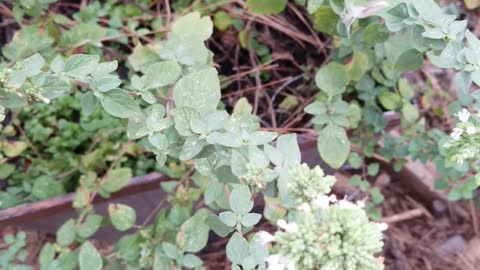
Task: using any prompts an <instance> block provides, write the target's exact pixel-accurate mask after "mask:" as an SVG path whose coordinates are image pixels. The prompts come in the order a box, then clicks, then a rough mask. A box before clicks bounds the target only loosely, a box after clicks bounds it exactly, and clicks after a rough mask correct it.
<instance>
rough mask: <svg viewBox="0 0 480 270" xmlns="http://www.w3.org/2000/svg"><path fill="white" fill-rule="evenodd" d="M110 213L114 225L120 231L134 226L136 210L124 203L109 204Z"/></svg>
mask: <svg viewBox="0 0 480 270" xmlns="http://www.w3.org/2000/svg"><path fill="white" fill-rule="evenodd" d="M108 214H109V215H110V219H111V220H112V224H113V226H114V227H115V228H116V229H117V230H119V231H126V230H128V229H130V228H132V227H133V226H134V225H135V221H136V219H137V215H136V213H135V210H134V209H133V208H132V207H130V206H128V205H124V204H109V205H108Z"/></svg>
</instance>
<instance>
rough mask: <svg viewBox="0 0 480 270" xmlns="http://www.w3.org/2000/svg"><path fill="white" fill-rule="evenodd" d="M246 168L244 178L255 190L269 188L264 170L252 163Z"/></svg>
mask: <svg viewBox="0 0 480 270" xmlns="http://www.w3.org/2000/svg"><path fill="white" fill-rule="evenodd" d="M246 167H247V173H246V174H245V175H244V176H243V177H242V178H243V179H244V180H245V181H246V183H247V184H248V185H249V186H251V187H252V188H254V189H259V190H262V189H265V188H266V187H267V181H266V179H265V176H264V175H263V170H262V169H261V168H258V167H256V166H255V165H254V164H252V163H248V164H247V165H246Z"/></svg>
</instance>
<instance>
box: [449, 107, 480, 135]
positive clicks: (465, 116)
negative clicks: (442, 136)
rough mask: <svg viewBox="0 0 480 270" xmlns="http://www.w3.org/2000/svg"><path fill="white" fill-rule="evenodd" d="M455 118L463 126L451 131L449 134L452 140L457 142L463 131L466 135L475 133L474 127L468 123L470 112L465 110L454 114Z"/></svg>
mask: <svg viewBox="0 0 480 270" xmlns="http://www.w3.org/2000/svg"><path fill="white" fill-rule="evenodd" d="M455 116H457V117H458V119H459V120H460V122H462V123H463V125H461V126H458V127H455V128H454V129H453V131H452V134H451V137H452V139H454V140H456V141H458V140H459V139H460V137H461V136H462V134H463V133H464V129H465V132H466V133H467V134H468V135H473V134H475V133H476V132H477V129H476V127H475V126H474V125H473V124H472V123H469V122H468V120H469V119H470V112H469V111H468V110H467V109H462V110H461V111H459V112H458V113H456V114H455Z"/></svg>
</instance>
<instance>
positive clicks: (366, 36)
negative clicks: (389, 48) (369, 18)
mask: <svg viewBox="0 0 480 270" xmlns="http://www.w3.org/2000/svg"><path fill="white" fill-rule="evenodd" d="M388 36H389V33H388V31H387V29H385V26H384V25H382V24H379V23H372V24H369V25H368V26H367V27H365V29H364V30H363V32H362V41H363V42H366V43H368V44H371V45H373V44H375V43H381V42H384V41H386V40H387V39H388Z"/></svg>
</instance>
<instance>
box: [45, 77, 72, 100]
mask: <svg viewBox="0 0 480 270" xmlns="http://www.w3.org/2000/svg"><path fill="white" fill-rule="evenodd" d="M68 91H70V84H68V83H67V82H65V81H64V80H62V79H60V78H58V77H57V76H53V75H51V76H47V77H45V82H44V83H43V85H42V95H43V96H44V97H46V98H48V99H54V98H58V97H60V96H62V95H64V94H65V93H66V92H68Z"/></svg>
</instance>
